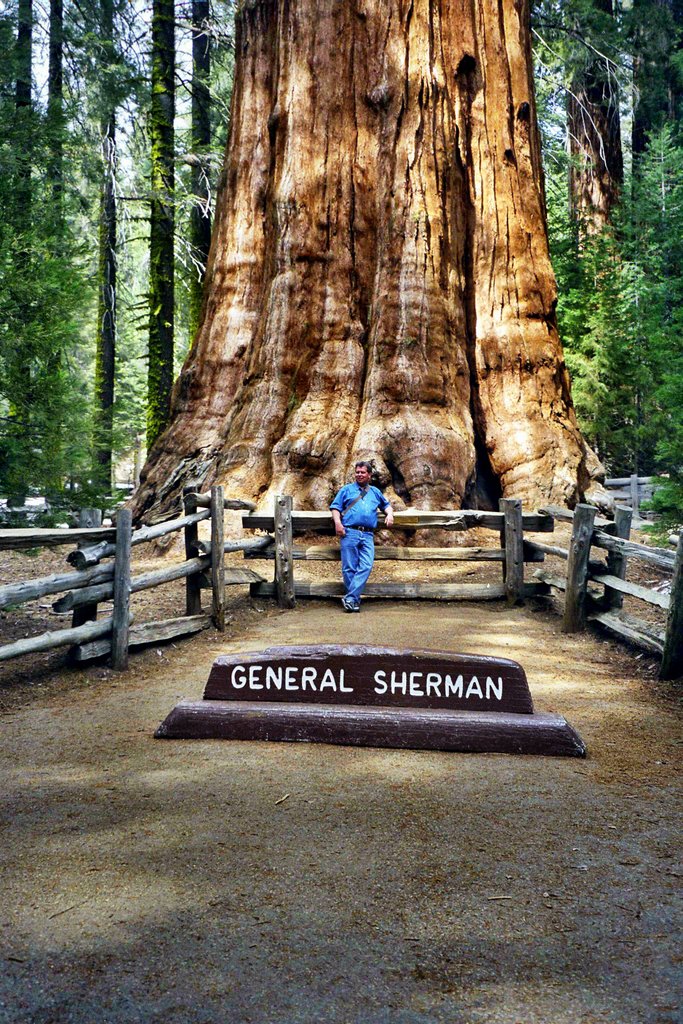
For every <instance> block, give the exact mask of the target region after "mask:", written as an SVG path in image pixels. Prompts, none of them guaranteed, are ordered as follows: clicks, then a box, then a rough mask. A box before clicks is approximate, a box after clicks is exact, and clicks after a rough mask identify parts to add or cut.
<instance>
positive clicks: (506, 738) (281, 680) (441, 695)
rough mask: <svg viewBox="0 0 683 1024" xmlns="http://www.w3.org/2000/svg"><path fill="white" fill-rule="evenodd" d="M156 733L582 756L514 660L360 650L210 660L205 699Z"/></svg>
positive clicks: (578, 742)
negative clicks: (541, 708)
mask: <svg viewBox="0 0 683 1024" xmlns="http://www.w3.org/2000/svg"><path fill="white" fill-rule="evenodd" d="M156 736H157V737H158V738H159V739H230V740H276V741H285V742H304V743H337V744H345V745H349V746H367V747H396V748H399V749H413V750H446V751H456V750H459V751H471V752H482V753H483V752H486V751H489V752H493V753H508V754H548V755H551V756H565V757H567V756H568V757H585V755H586V748H585V746H584V743H583V741H582V739H581V737H580V736H579V735H578V734H577V733H576V732H575V731H574V729H572V727H571V726H570V725H568V724H567V722H566V721H565V720H564V718H562V717H560V716H559V715H549V714H539V713H538V712H535V711H534V706H533V703H532V700H531V694H530V693H529V685H528V683H527V679H526V675H525V673H524V669H523V668H522V667H521V665H518V664H517V662H514V661H509V660H507V659H504V658H488V657H481V656H476V655H471V654H454V653H453V652H451V651H410V650H393V649H391V648H386V647H365V646H340V645H327V646H326V645H319V646H317V647H313V646H306V647H271V648H269V649H267V650H265V651H256V652H254V651H250V652H248V653H243V654H230V655H226V656H223V657H220V658H217V659H216V661H215V662H214V665H213V668H212V669H211V674H210V676H209V680H208V682H207V685H206V689H205V691H204V699H203V700H202V701H187V700H183V701H181V702H180V703H179V704H178V705H177V706H176V707H175V708H174V710H173V711H172V712H171V714H170V715H169V716H168V718H166V720H165V721H164V722H163V723H162V724H161V725H160V726H159V728H158V729H157V732H156Z"/></svg>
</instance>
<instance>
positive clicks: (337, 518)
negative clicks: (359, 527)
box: [331, 508, 346, 537]
mask: <svg viewBox="0 0 683 1024" xmlns="http://www.w3.org/2000/svg"><path fill="white" fill-rule="evenodd" d="M331 512H332V518H333V519H334V532H335V533H336V534H337V536H338V537H345V536H346V530H345V529H344V524H343V523H342V521H341V515H340V513H339V509H338V508H333V509H331Z"/></svg>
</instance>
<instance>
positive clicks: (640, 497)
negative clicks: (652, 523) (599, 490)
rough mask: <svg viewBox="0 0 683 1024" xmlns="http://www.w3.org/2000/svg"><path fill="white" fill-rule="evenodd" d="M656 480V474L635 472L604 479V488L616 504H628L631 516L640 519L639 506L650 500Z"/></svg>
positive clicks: (624, 505)
mask: <svg viewBox="0 0 683 1024" xmlns="http://www.w3.org/2000/svg"><path fill="white" fill-rule="evenodd" d="M657 482H658V478H657V477H656V476H638V475H637V473H632V474H631V476H615V477H612V478H611V479H608V480H605V488H606V489H607V491H609V494H610V497H611V498H612V499H613V500H614V502H615V503H616V504H618V505H621V506H622V507H626V506H628V507H629V508H630V509H631V512H632V514H633V518H634V519H640V518H641V511H640V506H641V504H642V503H643V502H648V501H651V500H652V496H653V494H654V493H655V489H656V487H657ZM643 515H644V516H649V515H650V513H649V512H645V513H643Z"/></svg>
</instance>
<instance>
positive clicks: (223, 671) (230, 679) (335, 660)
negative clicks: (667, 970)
mask: <svg viewBox="0 0 683 1024" xmlns="http://www.w3.org/2000/svg"><path fill="white" fill-rule="evenodd" d="M204 700H251V701H254V700H259V701H260V700H266V701H286V702H290V701H297V702H304V703H307V704H308V703H312V704H362V705H365V704H373V705H386V706H388V707H406V708H448V709H451V710H454V709H456V708H459V709H460V710H461V711H512V712H516V713H520V714H531V713H532V712H533V705H532V703H531V695H530V693H529V686H528V683H527V680H526V675H525V674H524V669H523V668H522V667H521V665H518V664H517V662H515V661H508V660H506V659H504V658H485V657H475V656H474V655H471V654H451V653H450V652H447V651H396V650H392V649H391V648H386V647H361V646H355V645H354V646H349V647H342V646H337V645H332V644H330V645H327V646H324V647H270V648H268V649H267V650H265V651H261V652H258V653H256V654H231V655H223V656H221V657H219V658H217V659H216V661H215V662H214V664H213V668H212V669H211V674H210V675H209V681H208V683H207V684H206V689H205V690H204Z"/></svg>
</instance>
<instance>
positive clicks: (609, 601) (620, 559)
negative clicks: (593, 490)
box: [603, 505, 633, 611]
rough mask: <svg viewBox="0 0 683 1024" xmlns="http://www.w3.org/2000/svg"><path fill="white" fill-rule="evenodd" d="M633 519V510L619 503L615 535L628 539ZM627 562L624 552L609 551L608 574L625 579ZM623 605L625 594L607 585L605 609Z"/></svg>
mask: <svg viewBox="0 0 683 1024" xmlns="http://www.w3.org/2000/svg"><path fill="white" fill-rule="evenodd" d="M632 519H633V512H632V510H631V509H630V508H622V507H621V506H620V505H617V507H616V508H615V510H614V536H615V537H620V538H621V539H622V540H628V539H629V537H630V536H631V520H632ZM627 562H628V559H627V557H626V555H625V554H624V553H623V552H621V551H609V552H608V553H607V574H608V575H609V576H618V577H619V579H620V580H625V579H626V564H627ZM623 605H624V595H623V594H622V593H620V592H619V591H618V590H610V589H609V588H608V587H606V588H605V598H604V601H603V608H604V609H605V611H610V610H612V609H614V610H618V609H619V608H623Z"/></svg>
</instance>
